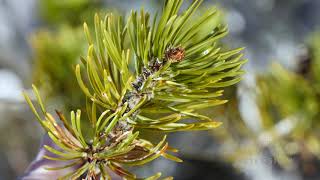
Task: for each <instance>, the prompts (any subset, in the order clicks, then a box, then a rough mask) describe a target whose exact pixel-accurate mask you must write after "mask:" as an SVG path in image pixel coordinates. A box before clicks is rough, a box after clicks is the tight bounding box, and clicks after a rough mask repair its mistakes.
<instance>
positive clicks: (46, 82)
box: [30, 0, 105, 111]
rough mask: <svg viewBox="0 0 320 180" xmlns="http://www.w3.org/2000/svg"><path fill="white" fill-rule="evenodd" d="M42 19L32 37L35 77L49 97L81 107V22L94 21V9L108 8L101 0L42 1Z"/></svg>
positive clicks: (68, 105)
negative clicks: (76, 72)
mask: <svg viewBox="0 0 320 180" xmlns="http://www.w3.org/2000/svg"><path fill="white" fill-rule="evenodd" d="M39 8H40V9H39V11H40V17H41V18H42V19H41V20H42V22H43V23H44V24H45V25H46V26H44V27H42V28H41V29H40V30H38V31H37V32H36V33H34V34H33V35H32V37H31V40H30V41H31V45H32V48H33V51H34V56H33V57H34V61H33V79H34V83H35V84H36V85H38V86H39V87H40V88H41V89H42V90H43V92H45V96H46V97H47V98H48V99H53V100H54V101H55V102H59V104H63V105H64V110H68V111H69V110H71V105H72V106H73V107H74V106H77V107H80V106H81V104H83V103H85V97H83V96H81V93H80V92H79V91H77V88H76V87H77V81H76V78H75V77H74V76H73V74H74V65H75V64H76V63H78V62H79V61H80V58H79V54H82V53H83V52H85V49H86V40H85V38H84V37H83V30H82V23H83V21H85V20H89V22H92V18H91V17H93V14H94V12H97V11H103V10H105V8H104V5H103V1H101V0H92V1H91V0H71V1H56V0H48V1H39Z"/></svg>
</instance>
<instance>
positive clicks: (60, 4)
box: [39, 0, 104, 28]
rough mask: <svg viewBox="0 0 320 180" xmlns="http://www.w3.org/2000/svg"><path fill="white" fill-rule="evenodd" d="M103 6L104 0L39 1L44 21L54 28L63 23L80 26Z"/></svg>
mask: <svg viewBox="0 0 320 180" xmlns="http://www.w3.org/2000/svg"><path fill="white" fill-rule="evenodd" d="M103 7H104V3H103V0H67V1H57V0H45V1H39V8H40V16H41V18H42V21H43V22H44V23H46V24H48V25H49V26H52V27H53V28H55V27H54V26H60V25H61V24H68V25H71V26H79V24H82V22H83V21H87V20H91V18H89V17H91V16H92V15H93V14H94V12H97V11H100V10H101V9H103Z"/></svg>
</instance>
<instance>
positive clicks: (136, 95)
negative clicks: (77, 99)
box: [25, 0, 246, 179]
mask: <svg viewBox="0 0 320 180" xmlns="http://www.w3.org/2000/svg"><path fill="white" fill-rule="evenodd" d="M182 3H183V1H182V0H168V1H166V3H165V7H164V9H163V12H162V14H161V16H160V17H159V18H157V15H155V16H154V19H153V21H150V14H149V13H145V12H144V10H141V11H140V13H138V12H135V11H132V13H131V15H130V16H129V18H128V20H127V21H126V22H124V20H123V19H124V18H123V17H121V16H118V15H113V14H108V15H107V16H106V17H105V18H104V19H103V20H101V19H100V18H99V16H98V15H96V16H95V32H94V33H93V34H94V37H95V38H93V37H92V35H93V34H92V33H91V32H89V28H88V26H87V24H86V23H85V24H84V31H85V35H86V38H87V41H88V45H89V48H88V53H87V56H86V57H82V58H81V61H82V63H83V65H77V66H76V69H75V72H76V77H77V80H78V83H79V86H80V88H81V90H82V91H83V92H84V95H85V96H87V98H88V101H87V104H86V108H87V109H86V111H87V114H88V117H89V120H90V122H91V125H92V126H91V127H92V131H93V132H94V133H93V136H89V137H86V136H85V135H84V133H83V132H82V129H83V127H81V124H82V123H81V111H80V110H78V111H77V112H71V117H70V121H68V120H67V119H66V118H65V117H64V116H63V115H62V114H61V113H58V116H59V117H60V120H61V122H62V125H60V124H61V123H60V124H59V123H58V122H56V120H55V119H54V118H53V116H52V115H51V114H49V113H47V112H46V110H45V108H44V105H43V104H42V102H41V98H40V95H39V93H38V91H37V89H36V88H34V92H35V93H36V96H37V100H38V103H39V105H40V107H41V110H42V114H43V116H44V118H42V117H41V116H40V115H39V114H38V112H37V111H36V108H35V107H34V105H33V103H32V102H31V100H30V99H29V98H28V96H25V97H26V99H27V102H28V103H29V105H30V107H31V109H32V110H33V112H34V113H35V114H36V117H37V119H38V121H39V123H40V124H41V125H42V126H43V128H44V129H45V130H46V131H47V132H48V134H49V136H50V137H51V139H52V140H53V141H54V142H55V143H56V144H57V145H58V146H59V148H61V149H60V150H57V149H54V148H52V147H46V149H47V150H48V151H50V152H52V153H53V154H55V155H57V157H46V158H48V159H51V160H62V161H71V162H70V164H68V165H67V166H66V167H70V166H74V165H76V164H77V165H81V167H80V168H78V169H77V170H76V171H75V172H72V173H70V174H68V175H66V176H65V177H63V178H64V179H68V178H78V177H86V178H87V179H96V178H98V177H101V178H104V179H108V177H109V175H108V173H107V171H106V170H105V169H106V168H109V169H111V170H112V171H114V172H115V173H117V174H119V175H120V176H122V177H123V178H127V179H135V178H136V176H135V175H134V174H131V173H130V172H128V171H126V170H125V169H123V167H122V165H130V166H133V165H143V164H145V163H148V162H150V161H152V160H154V159H156V158H158V157H160V156H162V157H165V158H167V159H170V160H173V161H177V162H181V160H180V159H179V158H177V157H175V156H172V155H170V154H167V152H168V151H172V152H176V150H175V149H173V148H170V147H169V146H168V143H167V142H166V136H164V137H163V139H162V140H161V141H160V142H159V143H158V144H157V145H153V144H152V143H151V142H149V141H147V140H145V139H141V138H139V129H148V130H152V131H164V132H173V131H192V130H208V129H213V128H216V127H218V126H219V125H220V124H221V123H220V122H217V121H213V120H212V119H211V118H210V117H208V116H206V115H204V114H200V113H199V110H202V109H206V108H211V107H213V106H217V105H220V104H223V103H226V100H221V99H219V97H221V96H222V95H223V90H221V89H222V88H224V87H227V86H231V85H233V84H235V83H237V82H238V81H240V78H241V75H242V73H243V72H242V71H241V66H242V65H243V64H244V63H245V62H246V61H245V60H242V55H241V54H239V53H240V52H241V51H242V48H240V49H235V50H231V51H222V50H221V48H220V47H219V46H218V41H219V39H221V38H222V37H224V36H225V35H226V34H227V29H226V27H224V26H222V25H221V24H220V23H219V22H220V21H219V19H220V18H219V13H218V12H217V11H216V10H215V9H209V10H208V11H207V12H205V13H204V14H203V15H202V16H200V17H197V16H195V15H193V14H194V13H195V11H196V10H197V8H198V7H199V6H200V4H201V3H202V1H201V0H196V1H194V3H192V4H191V6H190V7H189V8H187V9H186V10H185V11H184V12H182V13H179V11H180V7H181V5H182ZM133 67H134V68H133ZM83 69H84V70H85V73H83V71H82V70H83ZM84 74H86V76H84ZM186 119H192V120H194V121H193V122H191V123H186V122H185V121H184V120H186ZM70 122H71V123H70ZM87 128H88V127H86V129H87ZM61 168H64V167H61ZM57 169H60V168H57ZM159 175H160V174H156V175H154V176H153V177H150V178H151V179H157V178H158V177H159Z"/></svg>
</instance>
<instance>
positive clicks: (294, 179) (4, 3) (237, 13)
mask: <svg viewBox="0 0 320 180" xmlns="http://www.w3.org/2000/svg"><path fill="white" fill-rule="evenodd" d="M162 4H163V1H161V0H158V1H157V0H135V1H130V0H68V1H60V0H0V22H1V23H0V180H2V179H3V180H8V179H16V178H18V177H21V175H23V173H24V171H25V170H26V168H27V167H28V165H29V164H30V162H31V161H32V160H33V159H34V157H35V156H36V154H37V152H38V150H39V145H40V142H41V139H42V135H43V132H42V130H41V128H40V127H39V125H38V124H37V122H36V121H34V116H33V114H32V113H31V111H30V110H29V108H28V106H27V105H26V103H25V102H24V99H23V97H22V94H21V92H22V91H23V90H25V91H28V90H29V89H30V86H31V84H32V83H35V84H36V85H37V86H39V87H40V90H41V92H42V95H43V96H44V97H46V99H45V100H46V102H45V104H47V105H48V109H49V110H54V109H60V110H63V111H65V112H67V111H68V110H70V109H71V108H75V107H79V106H81V104H82V103H83V101H85V99H83V95H82V94H81V92H80V91H79V90H78V89H77V82H76V80H75V77H74V76H73V74H74V73H73V65H74V64H76V63H77V62H79V56H80V55H83V54H85V50H86V44H85V39H84V35H83V32H82V23H83V22H84V21H87V22H88V24H89V25H90V24H92V20H93V16H94V13H95V12H100V13H103V12H106V11H112V12H116V13H119V14H123V15H126V14H128V13H129V12H130V9H139V8H140V7H142V6H143V7H144V8H145V9H146V10H149V11H150V12H154V11H155V10H157V9H160V8H161V6H162ZM209 5H215V6H218V7H219V8H221V10H222V12H223V18H224V21H225V23H227V24H228V26H229V36H228V37H227V38H225V39H224V40H223V41H224V46H225V47H229V48H235V47H246V50H245V56H246V58H248V59H249V62H248V63H247V64H246V66H245V69H246V71H247V73H246V75H245V76H244V79H243V81H242V82H241V83H240V84H239V85H237V86H234V87H230V88H227V89H226V92H225V98H226V99H230V101H229V103H227V104H226V105H223V106H220V107H216V108H213V109H210V110H208V111H207V113H208V114H212V116H213V117H215V119H218V120H220V121H223V123H224V125H223V126H221V127H219V128H218V129H215V130H213V131H206V132H195V133H174V134H172V135H170V137H169V141H170V142H171V144H174V145H175V147H176V148H178V149H180V153H179V154H180V156H181V158H183V159H184V160H185V162H184V163H182V164H176V163H173V162H169V161H167V160H164V159H159V160H156V161H155V162H153V163H152V164H150V165H149V166H147V167H143V168H137V169H136V171H137V173H138V174H139V175H141V176H147V175H151V174H153V173H155V172H158V171H161V172H163V173H164V174H165V175H172V176H174V177H175V178H176V179H178V180H179V179H182V180H184V179H186V180H189V179H190V180H191V179H204V180H206V179H208V180H212V179H224V180H228V179H238V180H239V179H252V180H273V179H275V180H278V179H279V180H286V179H288V180H300V179H301V180H304V179H306V180H318V179H320V161H319V160H320V11H319V9H320V1H318V0H287V1H283V0H247V1H242V0H211V1H210V0H206V1H205V4H204V5H203V6H202V8H205V7H207V6H209ZM200 13H201V9H200Z"/></svg>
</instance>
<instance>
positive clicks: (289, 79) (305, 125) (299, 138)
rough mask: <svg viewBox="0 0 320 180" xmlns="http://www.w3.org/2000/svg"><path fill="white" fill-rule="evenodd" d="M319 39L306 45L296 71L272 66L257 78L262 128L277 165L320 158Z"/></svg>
mask: <svg viewBox="0 0 320 180" xmlns="http://www.w3.org/2000/svg"><path fill="white" fill-rule="evenodd" d="M319 40H320V35H319V34H314V35H313V36H312V38H311V39H310V40H309V41H308V43H307V44H308V52H307V53H306V54H304V55H303V56H301V58H300V60H299V63H298V66H297V69H296V70H292V71H290V70H287V69H285V68H284V67H282V66H281V65H279V64H273V65H272V66H271V68H270V72H269V73H267V74H266V75H260V76H259V77H258V78H257V84H258V93H257V102H258V107H259V111H260V115H261V120H262V128H263V130H264V131H265V132H267V134H268V135H269V137H270V138H269V141H270V143H269V147H270V149H271V150H272V153H273V155H274V156H275V157H276V159H277V160H278V162H279V163H280V164H281V165H283V166H288V165H290V163H291V162H292V161H291V158H290V157H292V156H293V155H300V156H302V157H310V156H311V157H318V158H320V141H319V138H320V131H319V129H320V121H319V118H320V91H319V90H320V89H319V88H320V53H319V52H320V41H319Z"/></svg>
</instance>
